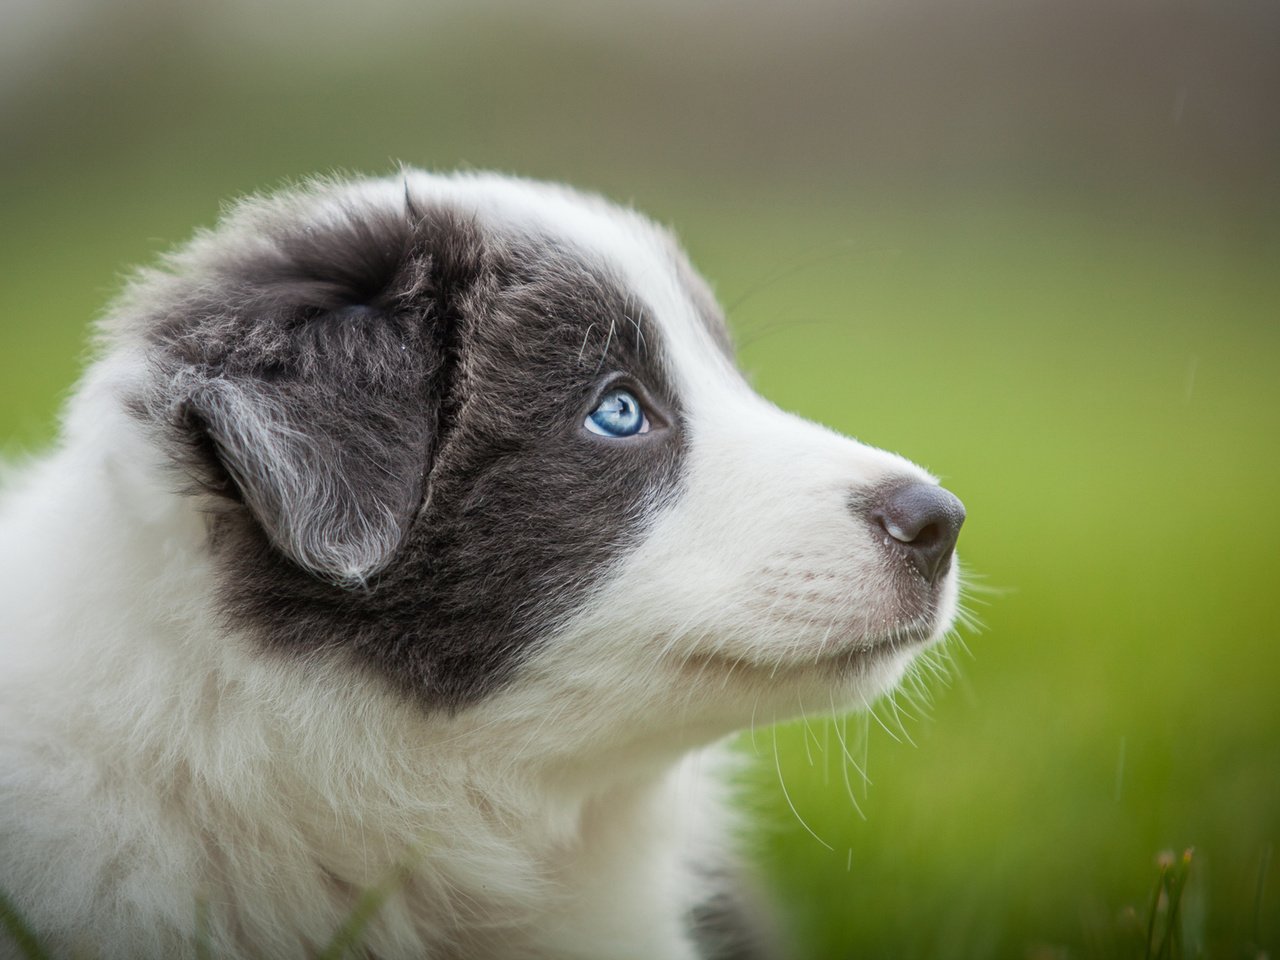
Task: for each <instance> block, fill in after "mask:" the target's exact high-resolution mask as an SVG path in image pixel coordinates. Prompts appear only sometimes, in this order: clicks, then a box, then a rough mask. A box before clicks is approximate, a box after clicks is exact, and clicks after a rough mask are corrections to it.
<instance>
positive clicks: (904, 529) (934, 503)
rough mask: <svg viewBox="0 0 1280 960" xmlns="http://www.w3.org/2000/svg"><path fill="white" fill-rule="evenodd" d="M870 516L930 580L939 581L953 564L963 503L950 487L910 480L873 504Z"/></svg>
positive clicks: (890, 543)
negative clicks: (947, 488)
mask: <svg viewBox="0 0 1280 960" xmlns="http://www.w3.org/2000/svg"><path fill="white" fill-rule="evenodd" d="M868 518H869V519H870V520H871V522H872V524H873V525H874V526H875V527H876V528H878V529H879V530H883V531H884V532H885V533H886V534H888V536H889V539H887V540H886V543H889V545H890V546H894V547H897V548H898V549H900V550H902V551H903V552H904V553H905V554H906V556H907V558H908V559H909V560H910V562H911V565H912V566H914V567H915V568H916V570H918V571H919V572H920V575H921V576H922V577H924V578H925V580H927V581H928V582H929V583H937V582H938V581H939V580H941V579H942V577H943V576H944V575H945V574H946V572H947V570H948V569H949V568H950V566H951V555H952V553H953V552H954V551H955V547H956V539H957V538H958V537H959V536H960V527H961V526H962V525H963V524H964V504H963V503H961V502H960V498H959V497H957V496H956V495H955V494H954V493H952V492H951V491H950V490H946V489H943V488H942V487H939V486H935V485H934V484H931V483H918V482H912V483H907V484H904V485H902V486H899V487H895V488H893V489H892V490H889V491H888V492H886V493H885V494H884V495H883V496H881V497H880V498H879V499H878V500H877V501H876V502H874V503H873V504H872V505H871V508H870V511H869V512H868Z"/></svg>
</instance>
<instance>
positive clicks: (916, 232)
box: [0, 0, 1280, 958]
mask: <svg viewBox="0 0 1280 960" xmlns="http://www.w3.org/2000/svg"><path fill="white" fill-rule="evenodd" d="M0 131H2V135H0V212H2V216H3V221H2V222H3V229H2V231H0V264H3V284H2V285H0V449H3V451H4V453H5V454H6V456H8V457H10V458H15V457H16V458H21V457H22V456H25V455H26V454H28V453H31V452H36V451H38V450H39V449H40V448H41V447H42V445H44V444H46V443H48V442H49V441H50V438H51V437H52V436H53V434H54V431H55V429H56V411H57V409H58V407H59V405H60V403H61V402H62V400H63V398H64V397H65V396H66V394H67V391H68V389H69V388H70V386H71V385H72V384H73V382H74V380H75V378H76V376H77V373H78V371H79V370H80V369H81V366H82V363H83V361H84V359H85V358H86V356H87V355H88V353H87V351H88V347H87V342H88V341H87V339H86V334H87V330H88V324H89V322H90V321H91V319H92V318H93V317H94V316H95V314H97V313H99V312H100V311H101V309H102V307H103V306H104V304H105V303H106V302H107V300H108V299H109V298H110V296H111V295H112V293H113V292H114V291H115V290H116V289H117V287H118V284H119V280H120V277H121V276H122V272H123V270H124V269H125V268H126V267H127V266H128V265H130V264H136V263H138V262H142V261H147V260H148V259H150V258H152V257H153V256H154V255H155V254H156V253H157V252H159V251H161V250H164V249H165V248H167V247H170V246H171V245H173V244H175V243H177V242H179V241H181V240H182V239H183V238H185V237H187V236H188V235H189V234H190V232H191V231H192V229H193V228H194V227H195V226H197V225H201V224H209V223H210V222H212V221H213V220H214V218H215V217H216V216H217V213H218V210H219V207H220V204H222V203H223V202H224V201H225V200H226V199H227V198H229V197H232V196H235V195H237V194H242V193H245V192H248V191H255V190H262V189H270V188H272V187H274V186H278V185H281V184H283V183H286V182H289V181H292V180H296V179H298V178H300V177H303V176H305V175H307V174H309V173H313V172H331V171H359V172H373V173H380V172H386V171H389V170H391V169H393V168H394V165H395V164H397V163H400V162H406V163H411V164H416V165H422V166H427V167H435V168H457V167H476V168H489V167H493V168H499V169H502V170H506V171H511V172H518V173H521V174H525V175H529V176H535V177H543V178H551V179H557V180H567V181H570V182H573V183H575V184H577V185H580V186H584V187H588V188H592V189H596V190H600V191H602V192H604V193H606V194H608V195H610V196H612V197H614V198H615V199H620V200H623V201H630V202H634V203H635V204H636V205H638V206H639V207H641V208H642V209H645V210H647V211H649V212H650V213H652V214H653V215H655V216H656V217H657V218H659V219H661V220H663V221H665V222H668V223H670V224H671V225H672V226H674V227H675V228H676V229H677V230H678V231H679V233H680V234H681V235H682V236H683V238H684V239H685V241H686V243H687V246H688V248H689V249H690V251H691V253H692V255H693V257H694V260H695V261H696V262H697V263H698V265H699V266H700V267H701V268H702V269H703V271H704V272H705V273H706V274H707V276H708V277H709V278H710V279H711V280H712V282H713V283H714V284H715V286H716V288H717V290H718V292H719V294H720V296H721V298H722V300H723V301H724V302H725V303H726V305H727V306H728V308H729V314H730V318H731V321H732V324H733V326H734V328H735V330H736V331H737V334H738V338H739V340H740V344H741V351H742V359H743V363H744V365H745V367H746V368H747V369H748V370H749V371H750V373H751V375H752V377H753V378H754V381H755V383H756V384H757V386H758V388H759V389H760V390H761V391H762V392H763V393H764V394H766V395H767V396H769V397H770V398H772V399H773V400H775V401H777V402H778V403H779V404H781V405H783V406H786V407H789V408H792V409H795V410H797V411H799V412H801V413H803V414H805V415H807V416H810V417H812V418H815V419H818V420H821V421H824V422H826V423H829V424H831V425H833V426H835V427H837V428H839V429H841V430H844V431H847V432H849V433H852V434H854V435H856V436H858V437H860V438H861V439H863V440H865V441H867V442H870V443H873V444H876V445H881V446H885V447H888V448H890V449H894V450H897V451H900V452H902V453H903V454H905V455H907V456H909V457H912V458H913V459H916V460H918V461H920V462H922V463H924V464H926V465H927V466H929V467H930V468H931V469H932V470H934V471H935V472H936V473H938V474H939V475H940V476H942V478H943V479H944V481H945V482H946V484H947V485H948V486H949V487H951V488H952V489H953V490H955V491H956V492H957V493H959V494H960V496H961V497H962V498H963V499H964V500H965V502H966V504H967V505H968V508H969V522H968V525H967V526H966V528H965V531H964V535H963V537H962V539H961V553H962V557H963V560H964V564H965V566H966V567H967V569H968V570H969V571H971V572H972V574H973V578H974V581H975V583H976V584H977V585H978V587H979V589H978V590H977V591H976V592H975V593H974V594H973V595H972V596H971V600H970V607H971V609H972V610H973V612H974V613H975V614H976V616H977V617H978V618H979V619H980V620H981V621H982V623H983V627H982V628H981V629H980V630H976V631H975V630H969V631H966V632H965V634H964V644H963V646H961V645H959V644H953V645H952V648H951V657H950V665H949V666H948V667H947V669H946V674H947V676H946V678H945V679H937V678H933V677H931V676H929V675H927V674H926V675H924V676H923V678H922V683H923V686H924V688H926V689H927V690H928V691H929V694H930V697H929V698H928V699H930V700H931V702H928V703H926V702H922V698H920V697H918V696H917V697H914V698H900V699H899V701H898V702H897V704H896V706H895V705H882V706H881V708H880V709H879V710H878V712H877V716H876V717H875V718H870V719H869V718H865V717H864V718H862V719H861V720H853V721H851V722H849V723H848V724H847V734H846V725H845V724H841V725H840V726H833V725H832V724H831V723H829V722H827V721H824V720H822V719H820V718H818V717H814V718H812V719H810V720H809V721H808V722H807V723H799V724H791V725H789V726H787V727H783V728H780V729H777V730H761V731H757V732H756V734H755V736H754V738H751V737H747V738H745V739H744V740H743V742H742V749H743V750H744V752H745V753H746V754H747V755H748V756H749V757H751V758H752V763H751V765H750V773H749V775H747V776H746V777H745V782H744V791H743V799H742V803H743V805H744V807H745V808H746V810H747V811H748V814H749V816H748V818H747V823H748V830H747V832H748V836H747V838H746V840H747V843H748V846H749V848H750V849H751V850H752V851H753V856H754V857H755V859H756V860H757V861H758V863H759V866H760V869H761V872H762V876H763V877H764V882H765V884H766V886H767V888H768V889H769V890H770V892H771V895H772V896H773V898H774V899H775V900H776V901H777V902H778V904H779V905H780V911H781V916H782V918H783V924H784V926H785V929H786V931H787V934H788V936H789V937H790V938H791V939H792V941H793V943H794V944H795V955H796V956H797V957H812V958H844V957H851V956H866V957H939V958H945V957H996V956H999V957H1027V958H1050V957H1091V956H1117V955H1134V956H1142V955H1143V951H1144V949H1145V946H1144V939H1143V932H1142V930H1141V927H1142V924H1143V923H1145V919H1146V917H1147V916H1148V913H1149V910H1150V907H1151V899H1152V896H1153V893H1152V891H1153V884H1154V882H1155V880H1156V877H1157V867H1156V858H1157V857H1158V856H1159V855H1160V853H1161V851H1165V850H1172V851H1176V852H1177V853H1179V854H1180V853H1181V851H1182V850H1184V849H1186V848H1191V847H1193V848H1194V854H1193V866H1192V871H1191V880H1190V886H1189V888H1188V891H1187V893H1186V896H1185V897H1184V901H1183V907H1184V909H1183V913H1182V920H1181V921H1180V923H1181V928H1182V929H1183V931H1184V933H1185V938H1186V939H1185V941H1184V952H1185V955H1187V956H1201V955H1203V956H1213V957H1259V956H1263V955H1265V954H1266V953H1267V952H1268V951H1272V952H1273V951H1275V950H1277V949H1280V877H1277V876H1276V872H1277V869H1276V867H1275V866H1274V860H1273V850H1274V845H1275V843H1276V840H1277V838H1278V837H1280V682H1278V681H1280V669H1278V668H1280V627H1278V626H1277V617H1276V606H1277V601H1278V600H1280V587H1278V585H1277V582H1276V581H1277V575H1278V574H1280V562H1278V561H1280V517H1278V511H1280V496H1278V493H1280V489H1278V483H1277V477H1280V444H1278V443H1277V440H1278V438H1280V376H1278V374H1277V361H1278V360H1280V4H1277V3H1275V2H1274V0H1257V2H1252V0H960V2H956V0H857V2H843V3H840V2H834V0H831V2H828V0H795V2H790V3H786V4H774V3H767V2H763V0H761V2H730V0H712V2H702V3H686V2H680V0H652V2H645V3H641V2H624V0H616V2H601V3H591V4H570V3H565V2H554V0H553V2H543V3H539V4H523V3H515V2H511V3H504V2H499V0H472V2H462V0H459V2H456V3H449V2H446V3H439V2H425V3H423V2H409V0H363V2H358V3H356V2H343V3H339V2H333V0H322V2H318V3H316V2H302V0H283V2H275V3H271V4H264V3H258V2H251V0H229V2H210V3H202V4H196V3H174V2H169V0H111V2H104V0H4V2H3V5H0ZM842 738H844V740H845V743H846V745H847V751H846V749H845V748H843V747H842V746H841V743H840V741H841V739H842ZM850 758H854V759H856V760H857V764H858V768H861V769H862V770H865V773H866V775H867V778H866V779H864V777H863V775H862V773H861V772H859V769H858V768H855V767H854V765H853V763H852V762H851V759H850ZM868 779H869V781H870V782H871V783H872V784H874V785H869V784H868V782H867V780H868Z"/></svg>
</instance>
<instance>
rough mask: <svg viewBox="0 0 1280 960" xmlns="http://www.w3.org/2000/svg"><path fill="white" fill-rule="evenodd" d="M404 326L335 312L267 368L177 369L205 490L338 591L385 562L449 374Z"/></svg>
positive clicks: (415, 494)
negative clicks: (238, 506) (228, 498)
mask: <svg viewBox="0 0 1280 960" xmlns="http://www.w3.org/2000/svg"><path fill="white" fill-rule="evenodd" d="M419 325H420V323H419ZM402 326H404V325H403V324H400V325H398V324H396V323H395V322H393V321H391V320H389V319H388V318H386V317H383V316H380V315H378V312H377V311H374V310H370V309H368V308H359V307H357V308H345V309H340V310H336V311H331V312H329V313H327V314H325V315H322V316H319V317H314V318H311V319H309V320H308V321H307V322H306V323H305V324H303V325H300V326H298V327H297V328H295V329H293V330H292V331H290V332H289V333H288V334H287V342H286V343H284V344H283V345H281V343H280V339H277V343H276V344H275V345H274V349H272V350H269V351H268V352H269V353H270V354H274V356H273V357H272V359H271V360H270V362H269V363H265V364H264V363H261V362H260V363H257V364H254V365H252V366H250V367H249V368H248V369H239V370H236V369H235V368H236V367H239V366H241V365H240V364H229V365H225V366H223V367H222V368H221V369H219V370H218V371H217V373H216V374H214V375H209V374H208V373H207V372H205V373H193V372H192V371H191V370H190V368H188V371H187V376H186V377H184V378H181V379H183V380H185V383H183V384H182V385H181V389H180V393H181V399H180V400H179V419H180V421H181V423H182V425H183V426H184V428H185V430H184V432H185V433H186V434H187V437H188V439H189V440H194V441H195V443H196V445H197V447H198V448H200V449H201V451H202V456H201V457H200V459H201V460H202V461H203V468H204V469H203V470H202V471H201V472H202V473H203V474H204V475H205V477H206V478H211V479H210V482H209V483H208V485H209V486H211V487H213V488H214V489H220V490H221V492H224V493H228V494H231V495H233V496H236V497H238V499H239V500H241V501H242V502H243V504H244V505H245V506H246V507H247V508H248V510H249V512H250V513H251V514H252V515H253V517H254V519H255V520H256V521H257V523H258V525H259V526H260V527H261V528H262V530H263V531H264V532H265V533H266V535H267V537H268V539H269V540H270V541H271V543H272V544H273V545H274V546H275V547H276V548H278V549H279V550H280V551H282V552H283V553H284V554H285V555H287V556H288V557H290V558H291V559H292V560H293V561H294V562H295V563H297V564H299V565H300V566H302V567H303V568H304V569H306V570H308V571H309V572H311V573H312V574H313V575H315V576H317V577H319V578H321V579H324V580H327V581H329V582H332V583H335V584H339V585H342V586H348V587H350V586H357V585H360V584H363V583H365V582H366V581H367V580H368V579H369V578H370V577H371V576H372V575H374V574H376V573H377V572H378V571H379V570H381V569H382V568H383V567H384V566H386V564H387V563H388V562H389V561H390V560H391V558H392V557H393V555H394V554H395V552H396V549H397V547H398V546H399V544H400V542H401V541H402V539H403V538H404V536H405V534H406V532H407V530H408V528H409V525H410V524H411V523H412V520H413V517H414V515H415V513H416V512H417V508H418V505H419V503H420V500H421V497H422V494H423V485H424V482H425V481H424V477H425V474H426V472H427V469H428V466H429V464H428V460H429V457H430V447H431V440H432V437H433V435H434V433H435V431H436V426H437V420H438V416H439V407H440V403H441V394H442V392H443V385H442V383H441V382H440V381H441V375H442V371H441V364H440V362H439V358H438V357H436V356H433V355H432V354H433V351H434V345H433V344H431V343H430V340H429V338H426V337H422V336H421V335H417V336H415V334H416V333H417V331H413V332H410V331H407V330H403V329H398V327H402ZM281 339H282V338H281ZM406 341H408V342H406Z"/></svg>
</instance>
